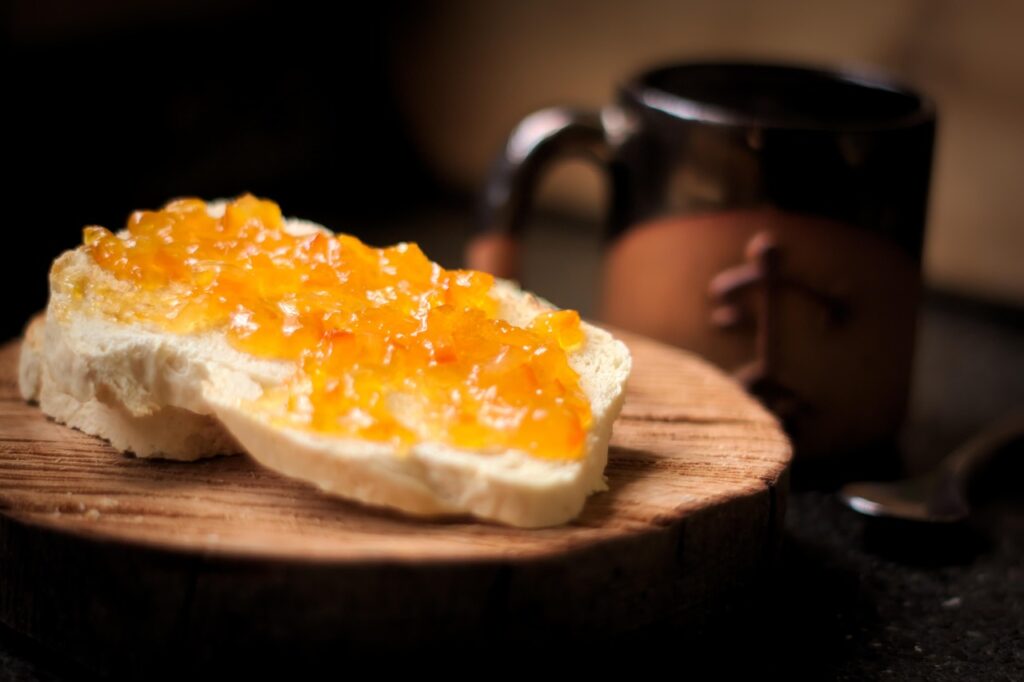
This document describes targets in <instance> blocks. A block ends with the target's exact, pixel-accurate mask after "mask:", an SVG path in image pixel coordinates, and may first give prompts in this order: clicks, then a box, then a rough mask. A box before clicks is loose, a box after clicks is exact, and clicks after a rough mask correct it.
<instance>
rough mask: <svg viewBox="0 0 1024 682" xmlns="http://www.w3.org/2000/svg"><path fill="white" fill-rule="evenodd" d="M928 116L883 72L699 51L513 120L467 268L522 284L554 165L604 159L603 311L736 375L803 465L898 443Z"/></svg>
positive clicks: (924, 105)
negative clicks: (530, 234)
mask: <svg viewBox="0 0 1024 682" xmlns="http://www.w3.org/2000/svg"><path fill="white" fill-rule="evenodd" d="M934 133H935V110H934V106H933V105H932V104H931V102H930V101H929V100H927V99H925V98H924V97H922V96H920V95H918V94H916V93H914V92H913V91H911V90H909V89H907V88H905V87H903V86H900V85H897V84H894V83H893V82H891V81H889V80H887V79H884V78H880V77H875V76H865V75H859V74H852V73H843V72H833V71H825V70H819V69H810V68H801V67H795V66H783V65H772V64H748V63H691V64H679V65H670V66H666V67H663V68H658V69H654V70H651V71H648V72H645V73H643V74H641V75H639V76H637V77H635V78H633V79H631V80H630V81H628V82H627V83H626V84H625V85H624V86H623V87H622V88H621V89H620V90H619V93H618V98H617V101H616V102H615V103H614V104H612V105H609V106H607V107H605V108H604V109H603V110H602V111H600V112H585V111H577V110H572V109H566V108H552V109H545V110H542V111H539V112H536V113H534V114H532V115H530V116H528V117H526V118H525V119H523V121H522V122H521V123H520V124H519V125H518V126H517V127H516V128H515V130H513V132H512V134H511V135H510V137H509V139H508V142H507V144H506V146H505V148H504V150H503V153H502V154H501V156H500V157H499V159H498V162H497V165H496V166H495V169H494V171H493V172H492V175H491V177H490V180H489V184H488V186H487V189H486V193H485V197H484V220H483V226H482V231H481V233H480V234H479V235H478V236H477V237H476V238H475V239H474V240H473V241H472V242H471V244H470V246H469V249H468V252H467V260H468V263H469V265H470V267H474V268H478V269H483V270H489V271H492V272H494V273H495V274H498V275H501V276H505V277H511V278H516V277H517V276H518V274H519V246H518V244H519V233H520V231H521V227H522V225H523V222H524V219H525V217H526V213H527V209H528V207H529V203H530V199H531V195H532V193H533V191H534V188H535V186H536V184H537V179H538V177H539V175H540V174H541V172H542V171H543V170H544V169H545V167H546V166H548V165H549V164H550V163H551V162H552V161H554V160H557V159H559V158H564V156H565V155H567V154H581V153H582V154H587V155H590V156H592V157H593V158H595V159H597V160H598V161H599V162H600V163H601V164H602V165H603V166H604V167H605V168H606V169H607V171H608V175H609V179H610V187H611V197H610V203H611V210H610V214H609V220H608V226H607V233H606V234H607V238H608V249H607V255H606V262H605V271H604V279H603V294H602V300H601V317H602V319H603V321H605V322H607V323H609V324H612V325H616V326H620V327H623V328H628V329H632V330H635V331H639V332H642V333H644V334H647V335H649V336H652V337H655V338H658V339H662V340H664V341H667V342H669V343H673V344H676V345H678V346H681V347H683V348H688V349H690V350H693V351H695V352H697V353H699V354H701V355H703V356H705V357H706V358H708V359H709V360H711V361H712V362H714V363H716V364H718V365H719V366H721V367H723V368H725V369H727V370H729V371H731V372H733V373H734V374H735V376H736V377H737V379H739V380H740V381H741V382H742V383H743V384H744V385H745V386H747V388H748V389H749V390H750V391H751V392H753V393H754V394H755V395H757V396H758V397H760V398H761V400H762V401H763V402H764V403H765V404H766V405H767V406H768V407H769V408H771V409H772V410H774V411H775V412H776V414H778V415H779V416H780V418H781V419H782V420H783V422H784V423H785V425H786V426H787V428H788V430H789V431H790V434H791V435H792V436H793V438H794V441H795V443H796V452H797V454H798V456H800V457H803V458H820V457H822V456H828V455H836V456H838V455H842V454H848V453H851V452H855V451H858V450H861V449H863V448H865V447H869V446H873V445H876V444H882V443H889V442H891V441H892V438H893V437H894V435H895V434H896V433H897V431H898V429H899V426H900V424H901V422H902V420H903V416H904V413H905V410H906V404H907V397H908V393H909V379H910V370H911V361H912V355H913V347H914V330H915V325H916V309H917V300H918V292H919V288H920V259H921V249H922V244H923V237H924V226H925V212H926V204H927V196H928V185H929V178H930V174H931V161H932V146H933V138H934Z"/></svg>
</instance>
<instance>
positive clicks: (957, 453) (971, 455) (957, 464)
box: [931, 409, 1024, 507]
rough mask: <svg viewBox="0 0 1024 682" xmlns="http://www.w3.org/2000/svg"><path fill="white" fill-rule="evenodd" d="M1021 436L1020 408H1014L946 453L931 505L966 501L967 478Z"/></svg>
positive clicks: (1023, 432)
mask: <svg viewBox="0 0 1024 682" xmlns="http://www.w3.org/2000/svg"><path fill="white" fill-rule="evenodd" d="M1021 437H1024V409H1018V410H1015V411H1013V412H1011V413H1010V414H1008V415H1006V416H1005V417H1003V418H1002V419H1000V420H999V421H997V422H995V423H993V424H992V425H990V426H989V427H988V428H986V429H985V430H984V431H982V432H981V433H979V434H978V435H976V436H974V437H973V438H971V439H970V440H969V441H967V442H966V443H964V444H963V445H961V446H960V447H958V448H957V449H956V450H954V451H953V452H952V453H950V454H949V455H948V456H947V457H946V459H945V460H944V461H943V463H942V465H941V468H940V471H941V473H940V476H941V480H940V482H939V488H938V490H937V491H936V492H937V493H938V494H937V495H935V496H934V497H933V498H932V505H931V506H932V507H936V506H939V505H941V506H945V505H946V504H948V503H950V502H952V503H953V504H954V505H955V504H959V503H964V504H966V502H967V490H968V486H969V485H970V483H971V481H972V480H973V479H974V477H975V476H976V475H977V474H978V472H980V471H982V470H983V469H984V468H985V467H986V466H987V465H988V464H989V463H990V462H991V461H992V458H993V455H995V454H996V453H998V452H999V451H1001V450H1002V449H1003V448H1005V447H1006V446H1007V445H1009V444H1010V443H1012V442H1014V441H1015V440H1017V439H1019V438H1021Z"/></svg>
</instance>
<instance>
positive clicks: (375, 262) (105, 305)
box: [74, 195, 592, 460]
mask: <svg viewBox="0 0 1024 682" xmlns="http://www.w3.org/2000/svg"><path fill="white" fill-rule="evenodd" d="M84 239H85V251H86V253H87V254H88V255H89V256H90V257H91V258H92V259H93V260H95V262H96V264H97V265H99V267H101V268H102V269H103V270H105V271H107V272H109V273H110V274H111V275H113V277H115V278H116V279H117V280H119V281H121V282H125V283H128V284H129V285H130V286H121V287H120V288H118V289H116V290H115V289H113V288H110V287H107V288H103V287H100V286H98V285H95V284H94V283H90V282H77V283H75V284H74V286H75V287H77V288H76V289H75V291H76V292H77V293H78V294H79V295H80V297H81V299H82V300H84V301H87V302H88V303H89V304H91V305H94V306H96V307H97V309H98V310H99V312H101V313H102V314H104V315H106V316H108V317H112V318H114V319H116V320H118V321H121V322H126V323H142V324H150V325H155V326H157V327H159V328H161V329H163V330H167V331H172V332H177V333H182V334H191V333H201V332H207V331H216V330H222V331H224V332H225V333H226V335H227V338H228V340H229V342H230V343H231V344H232V345H233V346H234V347H235V348H237V349H239V350H241V351H244V352H246V353H250V354H252V355H254V356H258V357H262V358H271V359H282V360H289V361H293V362H294V363H295V364H296V367H297V369H296V372H295V374H294V376H293V377H292V379H291V380H290V381H289V382H288V383H287V384H286V385H284V386H280V387H274V388H271V389H269V390H267V391H266V392H265V393H264V395H263V397H262V398H260V399H259V400H258V401H257V404H256V405H255V406H254V407H255V408H256V409H259V410H261V411H263V412H264V413H266V414H269V415H270V417H271V418H272V419H274V420H276V421H279V422H281V423H284V424H288V425H292V426H296V427H300V428H305V429H309V430H312V431H315V432H323V433H329V434H332V435H342V436H344V435H350V436H353V437H359V438H363V439H368V440H373V441H380V442H389V443H392V444H394V445H395V446H396V447H397V448H398V449H399V450H402V449H404V448H405V447H408V446H409V445H410V444H412V443H415V442H435V443H442V444H445V445H449V446H452V447H456V448H460V449H467V450H473V451H482V452H496V451H501V450H506V449H515V450H521V451H525V452H527V453H529V454H531V455H533V456H535V457H539V458H544V459H561V460H570V459H578V458H579V457H581V456H582V455H583V450H584V441H585V437H586V432H587V430H588V429H589V427H590V424H591V419H592V416H591V411H590V403H589V401H588V400H587V397H586V395H585V394H584V393H583V391H582V390H581V388H580V385H579V376H578V375H577V373H576V372H575V371H574V370H573V369H572V367H571V366H570V364H569V361H568V353H569V352H572V351H574V350H576V349H578V348H580V347H581V346H582V344H583V342H584V335H583V331H582V330H581V328H580V318H579V315H578V313H576V312H575V311H572V310H561V311H553V312H544V313H541V314H540V315H538V316H537V317H535V318H534V319H533V321H532V322H531V323H530V324H529V326H527V327H525V328H524V327H518V326H515V325H513V324H510V323H509V322H506V321H503V320H502V319H500V318H499V317H498V302H497V300H496V299H495V298H494V297H493V296H492V289H493V287H494V279H493V277H492V276H491V275H488V274H486V273H482V272H476V271H469V270H445V269H444V268H442V267H441V266H439V265H438V264H436V263H433V262H431V261H430V260H428V259H427V258H426V257H425V256H424V255H423V253H422V252H421V251H420V249H419V247H417V246H416V245H415V244H411V243H403V244H398V245H396V246H391V247H388V248H374V247H371V246H367V245H366V244H363V243H362V242H361V241H359V240H358V239H356V238H355V237H352V236H349V235H345V234H337V235H334V234H330V233H327V232H324V231H320V230H311V231H309V233H306V234H296V233H294V232H293V231H288V230H286V229H285V221H284V219H283V218H282V215H281V210H280V208H278V206H277V205H276V204H275V203H273V202H271V201H265V200H260V199H257V198H255V197H253V196H250V195H245V196H242V197H240V198H239V199H237V200H235V201H233V202H231V203H229V204H228V205H227V207H226V209H225V210H224V214H223V216H222V217H219V218H217V217H211V216H210V215H209V213H208V212H207V206H206V204H205V203H204V202H202V201H200V200H197V199H182V200H179V201H174V202H172V203H170V204H168V205H167V206H165V207H164V208H163V209H162V210H159V211H138V212H136V213H134V214H133V215H132V216H131V218H130V219H129V220H128V224H127V226H126V229H125V231H124V232H122V233H119V234H114V233H112V232H110V231H109V230H107V229H105V228H102V227H87V228H86V229H85V235H84Z"/></svg>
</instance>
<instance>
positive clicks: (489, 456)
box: [19, 204, 630, 527]
mask: <svg viewBox="0 0 1024 682" xmlns="http://www.w3.org/2000/svg"><path fill="white" fill-rule="evenodd" d="M219 211H223V205H216V204H211V205H210V212H211V214H214V215H216V214H217V212H219ZM287 229H288V230H289V231H294V232H296V233H302V232H308V231H309V230H315V229H324V228H321V227H319V226H316V225H313V224H311V223H306V222H303V221H289V222H288V227H287ZM58 275H59V276H58ZM86 280H88V281H89V282H90V284H92V285H96V284H97V283H100V284H101V285H102V287H105V288H106V289H107V290H108V291H113V292H117V291H119V290H124V291H125V292H127V291H128V289H127V287H128V286H129V285H127V284H126V283H125V282H121V281H119V280H117V279H116V278H114V277H113V276H112V275H110V274H109V273H108V272H106V271H105V270H103V269H101V268H100V267H99V266H97V265H96V264H95V262H94V261H92V259H91V258H90V257H89V255H88V254H86V253H85V252H84V250H82V249H77V250H75V251H70V252H67V253H65V254H63V255H62V256H61V257H60V258H58V259H57V261H56V262H55V263H54V267H53V270H52V271H51V278H50V283H51V291H50V302H49V305H48V307H47V312H46V315H45V317H41V318H37V319H36V320H34V321H33V322H32V323H31V324H30V325H29V327H28V329H27V330H26V334H25V340H24V343H23V345H22V354H21V359H20V368H19V383H20V388H21V392H22V395H23V396H24V397H25V399H26V400H36V401H38V402H39V404H40V406H41V408H42V409H43V411H44V412H45V413H46V414H48V415H50V416H51V417H53V418H54V419H55V420H57V421H59V422H62V423H65V424H68V425H69V426H73V427H75V428H78V429H80V430H82V431H84V432H86V433H90V434H93V435H96V436H100V437H102V438H105V439H107V440H108V441H110V443H111V444H112V445H113V446H114V447H115V448H117V449H119V450H122V451H125V452H132V453H134V454H136V455H137V456H140V457H164V458H169V459H180V460H193V459H198V458H201V457H207V456H212V455H217V454H228V453H235V452H239V451H241V450H244V451H246V452H248V453H249V454H250V455H251V456H252V457H253V458H254V459H256V460H257V461H258V462H260V463H261V464H263V465H265V466H267V467H268V468H270V469H273V470H276V471H278V472H280V473H283V474H285V475H288V476H292V477H295V478H298V479H302V480H305V481H308V482H310V483H313V484H315V485H316V486H318V487H320V488H321V489H323V490H325V491H327V492H329V493H332V494H335V495H338V496H341V497H344V498H348V499H351V500H356V501H359V502H363V503H367V504H371V505H378V506H384V507H391V508H396V509H400V510H402V511H405V512H408V513H412V514H420V515H436V514H452V513H456V514H461V513H469V514H472V515H474V516H477V517H480V518H484V519H491V520H495V521H499V522H502V523H506V524H510V525H515V526H524V527H538V526H548V525H555V524H559V523H564V522H566V521H568V520H570V519H572V518H573V517H575V516H576V515H577V514H578V513H579V512H580V510H581V509H582V507H583V504H584V502H585V500H586V497H587V496H588V495H589V494H590V493H592V492H595V491H598V490H603V489H604V488H605V484H604V478H603V471H604V467H605V463H606V461H607V453H608V440H609V438H610V435H611V428H612V423H613V421H614V420H615V417H616V416H617V415H618V413H619V410H620V409H621V406H622V400H623V393H624V385H625V381H626V378H627V376H628V374H629V370H630V356H629V352H628V350H627V349H626V347H625V345H624V344H622V343H621V342H619V341H617V340H615V339H614V338H612V336H611V335H610V334H608V333H607V332H605V331H603V330H601V329H598V328H596V327H594V326H592V325H589V324H586V323H583V325H582V329H583V332H584V336H585V341H584V343H583V345H582V347H580V348H579V349H577V350H575V351H573V352H571V353H570V354H569V363H570V365H571V366H572V368H573V369H574V370H575V371H576V372H577V373H578V374H579V377H580V387H581V389H582V390H583V392H584V393H585V394H586V396H587V398H588V399H589V401H590V404H591V411H592V415H593V421H592V426H591V429H590V430H589V432H588V434H587V437H586V444H585V451H584V454H583V456H582V457H581V458H579V459H575V460H564V461H562V460H548V459H542V458H538V457H535V456H531V455H529V454H527V453H525V452H521V451H515V450H510V451H505V452H487V453H482V452H470V451H466V450H460V449H458V448H453V447H449V446H445V445H442V444H439V443H425V442H424V443H415V444H413V445H412V446H411V447H409V448H408V449H406V450H404V451H398V450H396V449H395V447H393V446H391V445H388V444H386V443H379V442H373V441H364V440H357V439H352V438H341V437H338V436H331V435H328V434H322V433H317V432H313V431H307V430H302V429H297V428H291V427H285V426H281V425H280V424H279V423H275V422H273V420H272V419H271V418H270V417H269V416H268V415H266V414H261V413H260V412H259V411H256V410H254V408H253V405H252V401H253V400H255V399H256V398H258V397H259V396H260V395H261V394H262V393H263V391H264V390H265V389H266V388H269V387H272V386H276V385H279V384H281V383H282V382H284V381H286V380H287V379H288V378H289V377H290V376H291V375H292V373H293V372H294V371H295V367H294V366H293V365H292V364H291V363H289V362H283V361H275V360H266V359H263V358H258V357H255V356H252V355H249V354H246V353H243V352H240V351H238V350H236V349H235V348H234V347H233V346H232V345H231V344H229V342H228V340H227V337H226V336H225V335H224V333H223V332H220V331H214V332H205V333H199V334H175V333H172V332H167V331H163V330H160V329H155V328H153V327H151V326H148V325H145V324H140V323H136V322H132V321H130V320H129V321H125V320H118V319H116V316H111V315H110V314H109V311H101V310H99V309H98V308H97V307H96V306H94V305H92V304H91V302H90V300H89V299H88V296H83V295H82V293H81V292H82V290H83V287H81V286H78V285H76V282H82V281H86ZM492 295H493V296H494V297H495V298H496V299H497V301H498V302H499V307H498V310H499V312H498V316H499V317H501V318H503V319H505V320H506V321H508V322H511V323H513V324H516V325H520V326H522V325H526V324H528V323H529V322H530V320H532V319H533V318H534V317H535V316H536V315H537V314H539V313H541V312H543V311H546V310H550V309H551V306H550V305H549V304H547V303H545V302H543V301H541V300H540V299H538V298H536V297H534V296H532V295H531V294H529V293H526V292H523V291H521V290H519V289H518V288H517V287H515V286H514V285H512V284H511V283H508V282H500V281H499V282H497V283H496V285H495V287H494V289H493V292H492Z"/></svg>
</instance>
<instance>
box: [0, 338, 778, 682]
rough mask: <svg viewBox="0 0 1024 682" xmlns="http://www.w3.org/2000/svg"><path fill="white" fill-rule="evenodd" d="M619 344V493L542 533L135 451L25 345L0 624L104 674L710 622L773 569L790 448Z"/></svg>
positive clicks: (766, 427)
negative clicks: (86, 423)
mask: <svg viewBox="0 0 1024 682" xmlns="http://www.w3.org/2000/svg"><path fill="white" fill-rule="evenodd" d="M621 337H622V338H623V339H624V340H625V341H626V342H627V344H628V345H629V346H630V349H631V350H632V353H633V359H634V372H633V375H632V377H631V379H630V383H629V387H628V391H627V398H626V403H625V407H624V409H623V412H622V415H621V417H620V418H619V420H618V421H617V422H616V424H615V433H614V437H613V438H612V448H611V452H610V461H609V464H608V468H607V470H606V473H607V476H608V483H609V486H610V490H609V491H608V492H605V493H601V494H598V495H594V496H592V497H591V498H590V500H589V501H588V502H587V505H586V508H585V509H584V511H583V514H582V516H581V517H580V518H579V519H578V520H576V521H575V522H573V523H571V524H569V525H565V526H562V527H558V528H546V529H541V530H520V529H513V528H506V527H501V526H497V525H492V524H487V523H480V522H474V521H471V520H467V519H464V518H460V519H446V520H442V521H422V520H415V519H411V518H406V517H403V516H400V515H398V514H395V513H390V512H387V511H380V510H374V509H368V508H365V507H361V506H358V505H355V504H350V503H346V502H343V501H340V500H337V499H332V498H330V497H328V496H326V495H324V494H322V493H320V492H319V491H317V490H315V489H314V488H312V487H310V486H307V485H305V484H302V483H297V482H294V481H291V480H288V479H286V478H283V477H282V476H279V475H276V474H274V473H271V472H269V471H266V470H264V469H261V468H260V467H259V466H258V465H256V464H254V463H253V462H252V461H251V460H249V459H248V458H246V457H241V456H239V457H221V458H215V459H211V460H206V461H201V462H193V463H173V462H162V461H153V460H150V461H147V460H139V459H135V458H132V457H129V456H124V455H121V454H118V453H117V452H115V451H114V450H112V449H111V448H110V447H109V446H108V445H106V444H105V443H104V442H102V441H101V440H99V439H97V438H93V437H91V436H87V435H84V434H82V433H79V432H77V431H74V430H72V429H69V428H67V427H64V426H62V425H59V424H56V423H54V422H52V421H50V420H48V419H47V418H46V417H45V416H43V414H42V413H41V412H40V411H39V409H38V408H37V407H36V406H34V405H28V404H26V403H24V402H22V400H21V399H20V397H19V394H18V390H17V358H18V348H19V347H18V344H17V343H16V342H15V343H10V344H8V345H6V346H4V347H3V348H2V349H0V620H2V621H3V623H4V624H5V625H6V626H8V627H9V628H12V629H13V630H16V631H17V632H20V633H22V634H23V635H26V636H27V637H29V638H31V639H33V640H35V641H37V642H39V643H41V644H42V645H43V646H44V647H51V648H53V649H56V650H59V651H60V652H62V653H63V654H65V655H67V656H69V657H70V658H71V659H73V660H77V661H80V662H84V663H85V664H87V665H88V666H91V667H94V668H99V669H109V668H111V667H114V668H127V669H135V670H137V669H140V668H141V667H144V666H146V665H152V664H153V663H154V662H156V663H158V664H159V665H172V664H181V662H182V661H190V662H193V663H197V664H198V662H202V661H207V660H213V659H216V660H230V659H231V657H232V656H238V657H243V656H244V657H245V660H247V661H249V662H252V661H254V660H259V659H260V656H261V655H263V654H266V655H268V656H269V655H270V654H271V652H277V654H279V655H286V656H289V657H295V656H299V655H301V657H302V660H314V659H313V658H310V657H315V656H316V655H322V654H325V653H327V654H328V655H331V656H336V655H338V653H339V652H346V651H348V652H352V651H355V652H358V651H364V650H366V648H367V647H369V648H373V647H375V646H386V647H396V646H413V645H419V644H423V643H424V642H430V641H446V640H448V641H466V640H467V638H468V639H472V640H474V641H481V640H489V641H497V640H500V641H503V642H504V641H508V640H510V639H514V640H531V639H537V638H540V639H547V640H548V641H551V639H552V638H554V640H555V641H563V640H566V639H576V640H582V639H584V638H592V637H594V636H603V635H613V634H615V633H623V632H625V633H628V632H631V631H636V630H637V629H643V628H652V627H661V626H662V624H665V625H666V627H668V626H672V625H673V624H680V623H682V624H685V623H692V622H698V621H700V619H701V618H702V617H703V615H704V614H706V613H707V612H709V611H712V610H715V609H718V608H719V607H720V606H721V605H722V603H723V602H724V601H725V600H727V599H728V598H729V596H730V595H735V594H738V591H739V590H740V589H741V588H745V587H749V586H751V585H755V584H758V582H759V581H760V579H761V577H763V576H764V575H765V574H766V573H767V570H768V568H769V566H770V563H771V560H772V558H773V555H774V553H775V551H776V549H777V546H778V541H779V539H780V536H781V528H782V526H781V522H782V514H783V509H784V501H785V492H786V485H785V483H786V479H787V472H788V466H789V461H790V447H789V444H788V442H787V440H786V437H785V436H784V435H783V433H782V432H781V430H780V429H779V427H778V425H777V423H776V421H775V420H774V418H773V417H771V416H770V415H769V414H768V413H767V412H766V411H765V410H763V409H762V408H761V407H760V406H759V405H758V404H757V403H756V402H755V401H753V400H752V399H750V398H749V397H748V396H747V395H746V394H744V393H743V391H742V390H741V389H740V388H739V387H738V386H737V385H736V384H734V383H733V382H732V381H731V380H729V379H728V378H727V377H725V376H724V375H723V374H722V373H720V372H719V371H718V370H715V369H713V368H711V367H710V366H708V365H707V364H706V363H704V362H703V361H701V360H699V359H697V358H696V357H694V356H692V355H690V354H687V353H685V352H683V351H679V350H675V349H672V348H669V347H667V346H664V345H661V344H658V343H655V342H653V341H649V340H646V339H643V338H640V337H637V336H634V335H630V334H625V333H621ZM495 638H497V640H496V639H495Z"/></svg>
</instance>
